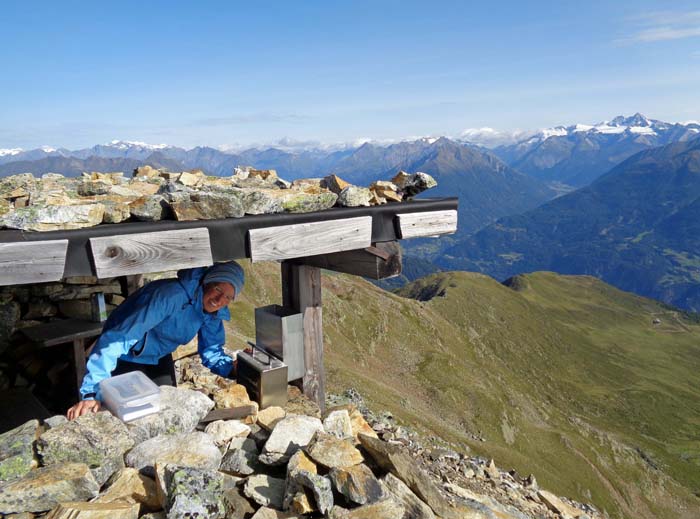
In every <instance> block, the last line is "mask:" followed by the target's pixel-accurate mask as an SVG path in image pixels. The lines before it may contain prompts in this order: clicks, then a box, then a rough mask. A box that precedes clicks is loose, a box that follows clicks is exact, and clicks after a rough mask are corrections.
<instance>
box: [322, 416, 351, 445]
mask: <svg viewBox="0 0 700 519" xmlns="http://www.w3.org/2000/svg"><path fill="white" fill-rule="evenodd" d="M323 429H324V430H325V431H326V432H327V433H328V434H332V435H333V436H335V437H336V438H341V439H342V438H352V437H353V435H352V423H351V422H350V415H349V414H348V411H347V410H346V409H337V410H334V411H331V412H330V413H328V416H326V418H324V420H323Z"/></svg>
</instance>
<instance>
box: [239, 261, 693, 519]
mask: <svg viewBox="0 0 700 519" xmlns="http://www.w3.org/2000/svg"><path fill="white" fill-rule="evenodd" d="M248 273H249V275H248V282H247V285H246V290H245V292H244V294H243V298H242V300H241V301H240V302H237V303H236V305H235V307H234V317H233V321H232V323H231V327H230V332H231V333H229V341H230V344H229V345H230V346H231V347H233V348H238V347H241V346H242V345H243V341H244V340H245V338H247V337H253V336H254V325H253V318H252V315H253V312H252V309H253V308H254V307H256V306H261V305H264V304H269V303H279V302H280V300H281V297H280V287H279V284H280V280H279V268H278V267H277V266H276V265H274V264H261V265H256V266H254V267H253V269H252V270H251V269H250V268H248ZM323 287H324V290H323V298H324V310H323V311H324V314H323V319H324V333H325V348H326V349H325V351H326V373H327V383H328V386H329V389H330V390H334V389H335V390H338V389H344V388H347V387H350V386H353V387H356V388H357V389H358V390H359V391H360V392H361V393H362V394H363V396H365V397H366V399H367V400H368V401H369V402H370V403H371V404H373V405H374V406H375V407H376V408H377V409H389V410H391V411H392V412H394V414H395V415H396V416H398V417H399V418H400V419H402V420H403V421H405V422H407V423H409V424H411V425H413V426H414V427H416V428H418V429H420V430H423V431H424V432H427V433H434V434H436V435H438V436H441V437H443V438H445V439H447V440H450V441H453V442H456V443H460V444H463V445H465V446H468V447H469V448H471V449H472V452H475V453H479V454H483V455H486V456H493V457H494V458H495V459H496V461H497V463H498V464H499V465H500V466H503V467H507V468H511V467H513V468H515V469H517V470H518V471H519V472H520V473H523V474H527V473H530V472H532V473H534V474H535V475H536V476H537V478H538V480H539V481H540V483H541V484H542V485H543V486H544V487H546V488H549V489H552V490H554V491H556V492H558V493H560V494H562V495H567V496H570V497H572V498H576V499H579V500H582V501H591V502H593V503H594V504H596V505H597V506H599V507H601V508H604V509H605V510H606V511H607V512H608V513H609V514H610V515H611V516H612V517H629V518H632V517H635V518H655V517H669V518H671V517H673V518H676V517H687V518H691V517H697V512H698V510H700V498H698V495H700V432H699V431H700V389H699V388H698V384H697V381H698V378H697V377H698V373H700V325H698V324H696V323H693V322H691V321H689V320H688V319H686V318H684V317H683V316H682V315H681V314H679V313H678V312H676V311H674V310H670V309H669V308H668V307H665V306H663V305H661V304H658V303H656V302H653V301H650V300H647V299H643V298H640V297H637V296H634V295H631V294H628V293H625V292H621V291H619V290H616V289H614V288H612V287H610V286H609V285H606V284H604V283H602V282H600V281H598V280H596V279H594V278H590V277H583V276H560V275H556V274H552V273H536V274H530V275H525V276H520V277H518V278H515V279H514V280H513V281H512V282H511V286H510V287H507V286H504V285H501V284H499V283H497V282H496V281H494V280H493V279H491V278H489V277H487V276H484V275H480V274H472V273H466V272H451V273H441V274H436V275H433V276H430V277H428V278H424V279H422V280H419V281H417V282H415V283H413V284H411V285H409V286H407V287H405V288H404V289H403V290H402V291H401V295H402V296H405V297H402V296H399V295H395V294H390V293H387V292H384V291H382V290H380V289H378V288H377V287H374V286H373V285H371V284H370V283H367V282H365V281H363V280H361V279H357V278H352V277H349V276H343V275H335V274H331V273H324V276H323ZM411 298H419V299H426V300H425V301H418V300H416V299H411ZM655 319H658V320H659V321H660V322H658V323H657V324H654V320H655ZM479 438H484V439H486V441H485V442H482V441H479ZM694 493H695V494H696V495H693V494H694Z"/></svg>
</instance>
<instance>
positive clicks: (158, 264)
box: [90, 228, 214, 278]
mask: <svg viewBox="0 0 700 519" xmlns="http://www.w3.org/2000/svg"><path fill="white" fill-rule="evenodd" d="M90 248H91V249H92V257H93V261H94V264H95V272H96V273H97V277H98V278H109V277H115V276H124V275H132V274H143V273H146V272H162V271H164V270H177V269H182V268H191V267H203V266H205V265H211V264H212V263H213V262H214V261H213V259H212V255H211V247H210V245H209V230H208V229H206V228H198V229H183V230H177V231H161V232H144V233H139V234H125V235H121V236H104V237H99V238H90Z"/></svg>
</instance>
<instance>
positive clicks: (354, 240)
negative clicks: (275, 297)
mask: <svg viewBox="0 0 700 519" xmlns="http://www.w3.org/2000/svg"><path fill="white" fill-rule="evenodd" d="M248 239H249V241H250V255H251V259H252V260H253V261H254V262H255V261H266V260H284V259H290V258H300V257H304V256H315V255H317V254H326V253H330V252H339V251H345V250H353V249H363V248H365V247H369V246H370V245H371V242H372V217H371V216H360V217H356V218H346V219H343V220H328V221H323V222H312V223H298V224H292V225H280V226H277V227H265V228H262V229H251V230H249V231H248Z"/></svg>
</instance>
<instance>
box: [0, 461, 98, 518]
mask: <svg viewBox="0 0 700 519" xmlns="http://www.w3.org/2000/svg"><path fill="white" fill-rule="evenodd" d="M99 491H100V486H99V485H98V484H97V481H95V478H94V477H93V475H92V472H90V468H89V467H88V466H87V465H86V464H85V463H61V464H58V465H53V466H50V467H44V468H40V469H37V470H33V471H31V472H30V473H29V474H27V475H26V476H25V477H23V478H22V479H20V480H17V481H13V482H12V483H7V484H5V485H2V486H0V510H2V512H3V513H5V514H13V513H22V512H45V511H47V510H51V509H52V508H54V507H55V506H56V505H58V504H59V503H61V502H64V501H85V500H87V499H90V498H93V497H95V496H97V494H98V492H99Z"/></svg>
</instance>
